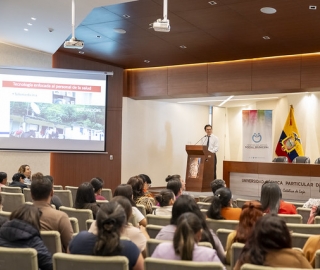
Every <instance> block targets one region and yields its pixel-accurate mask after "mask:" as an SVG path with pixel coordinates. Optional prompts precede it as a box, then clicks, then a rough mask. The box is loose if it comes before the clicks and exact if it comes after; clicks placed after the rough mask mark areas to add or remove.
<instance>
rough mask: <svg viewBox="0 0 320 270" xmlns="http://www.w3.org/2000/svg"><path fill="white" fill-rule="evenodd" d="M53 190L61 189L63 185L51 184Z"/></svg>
mask: <svg viewBox="0 0 320 270" xmlns="http://www.w3.org/2000/svg"><path fill="white" fill-rule="evenodd" d="M53 189H54V190H63V186H61V185H53Z"/></svg>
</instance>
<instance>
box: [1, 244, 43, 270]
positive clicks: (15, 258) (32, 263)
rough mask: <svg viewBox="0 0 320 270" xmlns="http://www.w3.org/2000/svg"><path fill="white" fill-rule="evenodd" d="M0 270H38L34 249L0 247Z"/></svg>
mask: <svg viewBox="0 0 320 270" xmlns="http://www.w3.org/2000/svg"><path fill="white" fill-rule="evenodd" d="M0 269H3V270H7V269H10V270H21V269H23V270H38V269H39V268H38V258H37V251H36V250H35V249H34V248H6V247H0Z"/></svg>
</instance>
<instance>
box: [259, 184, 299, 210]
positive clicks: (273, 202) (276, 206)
mask: <svg viewBox="0 0 320 270" xmlns="http://www.w3.org/2000/svg"><path fill="white" fill-rule="evenodd" d="M260 202H261V205H262V210H263V211H264V212H265V213H272V214H297V210H296V207H295V206H294V205H293V204H291V203H288V202H285V201H283V200H282V193H281V189H280V187H279V186H278V184H277V183H274V182H268V181H267V182H265V183H264V184H263V185H262V187H261V198H260Z"/></svg>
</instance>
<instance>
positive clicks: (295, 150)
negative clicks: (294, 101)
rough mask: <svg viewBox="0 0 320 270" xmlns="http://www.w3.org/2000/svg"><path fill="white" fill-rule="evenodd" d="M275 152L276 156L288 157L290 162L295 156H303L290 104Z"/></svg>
mask: <svg viewBox="0 0 320 270" xmlns="http://www.w3.org/2000/svg"><path fill="white" fill-rule="evenodd" d="M275 152H276V154H277V155H278V156H286V157H288V159H289V161H290V162H292V160H293V159H294V158H295V157H297V156H304V153H303V148H302V145H301V139H300V134H299V131H298V128H297V125H296V121H295V119H294V110H293V106H292V105H291V106H290V112H289V115H288V118H287V121H286V123H285V125H284V128H283V131H282V133H281V136H280V139H279V141H278V144H277V147H276V151H275Z"/></svg>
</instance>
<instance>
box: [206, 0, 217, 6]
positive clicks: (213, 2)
mask: <svg viewBox="0 0 320 270" xmlns="http://www.w3.org/2000/svg"><path fill="white" fill-rule="evenodd" d="M208 3H209V4H210V5H212V6H214V5H216V4H217V2H215V1H209V2H208Z"/></svg>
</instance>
